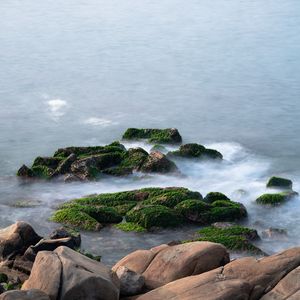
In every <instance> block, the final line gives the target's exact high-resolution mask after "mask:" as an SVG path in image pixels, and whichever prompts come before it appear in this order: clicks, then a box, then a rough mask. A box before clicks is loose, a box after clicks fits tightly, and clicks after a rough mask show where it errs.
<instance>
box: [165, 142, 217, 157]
mask: <svg viewBox="0 0 300 300" xmlns="http://www.w3.org/2000/svg"><path fill="white" fill-rule="evenodd" d="M168 155H169V156H178V157H184V158H210V159H222V158H223V156H222V154H221V153H220V152H218V151H217V150H214V149H207V148H205V147H204V146H203V145H199V144H196V143H191V144H185V145H182V146H180V148H179V150H176V151H171V152H169V153H168Z"/></svg>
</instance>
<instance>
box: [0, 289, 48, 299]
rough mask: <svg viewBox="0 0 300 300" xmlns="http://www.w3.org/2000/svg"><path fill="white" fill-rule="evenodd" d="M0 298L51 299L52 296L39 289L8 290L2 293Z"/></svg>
mask: <svg viewBox="0 0 300 300" xmlns="http://www.w3.org/2000/svg"><path fill="white" fill-rule="evenodd" d="M0 300H50V298H49V297H48V296H47V295H46V294H45V293H43V292H42V291H39V290H28V291H17V290H15V291H8V292H6V293H3V294H1V295H0Z"/></svg>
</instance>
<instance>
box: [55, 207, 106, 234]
mask: <svg viewBox="0 0 300 300" xmlns="http://www.w3.org/2000/svg"><path fill="white" fill-rule="evenodd" d="M50 220H51V221H54V222H58V223H62V224H65V225H68V226H71V227H75V228H78V229H83V230H90V231H98V230H99V229H100V228H101V227H102V226H101V224H100V223H98V222H97V221H96V220H95V219H94V218H92V217H91V216H89V215H88V214H87V213H85V212H83V211H80V210H78V209H76V208H65V209H60V210H57V211H56V212H55V213H54V215H53V216H52V217H51V219H50Z"/></svg>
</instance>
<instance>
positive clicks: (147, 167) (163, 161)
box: [139, 151, 178, 173]
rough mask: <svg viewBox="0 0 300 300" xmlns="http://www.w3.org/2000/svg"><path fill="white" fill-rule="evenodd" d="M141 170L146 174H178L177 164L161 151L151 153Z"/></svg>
mask: <svg viewBox="0 0 300 300" xmlns="http://www.w3.org/2000/svg"><path fill="white" fill-rule="evenodd" d="M139 170H140V171H142V172H145V173H170V172H178V169H177V166H176V165H175V163H174V162H172V161H171V160H169V159H168V158H167V157H166V155H164V154H163V153H161V152H159V151H154V152H151V153H150V155H148V157H147V158H146V160H145V161H144V163H143V164H142V166H141V167H140V169H139Z"/></svg>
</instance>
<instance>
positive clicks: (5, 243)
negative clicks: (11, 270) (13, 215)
mask: <svg viewBox="0 0 300 300" xmlns="http://www.w3.org/2000/svg"><path fill="white" fill-rule="evenodd" d="M40 240H41V237H40V236H39V235H38V234H37V233H36V232H35V231H34V229H33V228H32V227H31V226H30V225H29V224H28V223H26V222H17V223H15V224H13V225H11V226H9V227H6V228H4V229H1V230H0V260H5V259H11V258H13V257H15V256H16V255H18V254H23V253H24V252H25V250H26V249H27V248H28V247H29V246H31V245H35V244H36V243H37V242H38V241H40Z"/></svg>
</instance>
